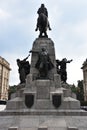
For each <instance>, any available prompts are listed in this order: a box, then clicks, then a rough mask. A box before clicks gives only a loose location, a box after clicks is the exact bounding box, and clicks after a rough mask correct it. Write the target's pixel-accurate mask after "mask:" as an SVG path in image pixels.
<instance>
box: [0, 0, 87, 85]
mask: <svg viewBox="0 0 87 130" xmlns="http://www.w3.org/2000/svg"><path fill="white" fill-rule="evenodd" d="M41 3H44V4H45V6H46V8H47V9H48V14H49V21H50V25H51V28H52V31H50V32H49V31H48V32H47V33H48V36H49V38H51V39H52V40H53V41H54V44H55V54H56V59H59V60H62V58H67V59H68V60H70V59H73V62H71V63H70V64H68V65H67V72H68V80H67V82H68V83H70V84H73V83H74V84H76V83H77V81H78V80H81V79H83V73H82V70H81V67H82V64H83V62H84V60H85V59H86V58H87V0H32V1H30V0H0V56H2V57H3V58H5V59H6V60H7V61H8V62H9V63H10V67H11V69H12V70H11V72H10V85H16V84H18V83H19V75H18V67H17V64H16V59H17V58H19V59H23V58H25V57H26V56H27V55H28V52H29V50H30V49H31V48H32V44H33V41H34V40H35V39H36V38H37V37H38V33H39V32H35V27H36V21H37V17H38V15H37V10H38V8H39V7H40V5H41Z"/></svg>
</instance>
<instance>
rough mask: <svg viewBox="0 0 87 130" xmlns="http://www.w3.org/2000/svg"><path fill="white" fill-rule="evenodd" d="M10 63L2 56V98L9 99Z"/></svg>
mask: <svg viewBox="0 0 87 130" xmlns="http://www.w3.org/2000/svg"><path fill="white" fill-rule="evenodd" d="M9 74H10V64H9V63H8V62H7V61H6V60H5V59H4V58H2V57H1V56H0V99H1V100H7V99H8V89H9Z"/></svg>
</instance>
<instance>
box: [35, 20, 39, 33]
mask: <svg viewBox="0 0 87 130" xmlns="http://www.w3.org/2000/svg"><path fill="white" fill-rule="evenodd" d="M38 28H39V18H38V19H37V25H36V29H35V31H37V30H38Z"/></svg>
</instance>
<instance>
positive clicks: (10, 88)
mask: <svg viewBox="0 0 87 130" xmlns="http://www.w3.org/2000/svg"><path fill="white" fill-rule="evenodd" d="M16 90H17V87H16V85H14V86H10V87H9V90H8V93H15V92H16Z"/></svg>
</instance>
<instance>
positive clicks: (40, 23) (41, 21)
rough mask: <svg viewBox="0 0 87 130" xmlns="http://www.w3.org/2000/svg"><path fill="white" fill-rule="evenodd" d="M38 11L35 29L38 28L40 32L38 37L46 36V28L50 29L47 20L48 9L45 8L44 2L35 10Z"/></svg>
mask: <svg viewBox="0 0 87 130" xmlns="http://www.w3.org/2000/svg"><path fill="white" fill-rule="evenodd" d="M37 13H38V15H39V16H38V19H37V25H36V29H35V31H37V30H39V31H40V34H39V37H43V34H44V37H48V35H47V29H49V30H51V27H50V24H49V21H48V11H47V9H46V8H45V5H44V4H41V7H40V8H39V9H38V11H37Z"/></svg>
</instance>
